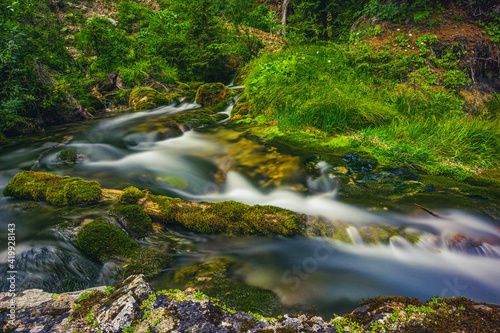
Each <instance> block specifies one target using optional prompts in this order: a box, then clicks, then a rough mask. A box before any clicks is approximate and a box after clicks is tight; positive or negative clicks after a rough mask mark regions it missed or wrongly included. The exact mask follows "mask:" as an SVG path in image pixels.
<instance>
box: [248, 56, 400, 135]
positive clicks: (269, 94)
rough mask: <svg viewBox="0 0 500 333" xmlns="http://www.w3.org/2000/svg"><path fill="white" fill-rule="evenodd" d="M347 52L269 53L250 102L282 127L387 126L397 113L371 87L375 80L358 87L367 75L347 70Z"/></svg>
mask: <svg viewBox="0 0 500 333" xmlns="http://www.w3.org/2000/svg"><path fill="white" fill-rule="evenodd" d="M345 51H346V50H345V49H343V48H341V47H335V46H333V47H316V46H304V47H297V48H294V49H292V50H289V51H284V52H281V53H278V54H270V55H266V56H265V57H263V58H261V59H260V60H259V61H258V62H256V63H255V64H254V69H253V71H252V72H251V73H250V75H249V76H248V78H247V80H246V82H245V85H246V86H247V91H249V98H250V100H251V102H252V103H253V104H254V105H255V106H256V107H257V108H258V109H262V110H263V111H264V112H267V113H268V114H271V115H273V116H274V117H276V118H277V119H278V120H279V126H280V127H282V128H283V129H288V128H291V127H294V126H296V125H297V126H304V127H306V126H313V127H316V128H318V129H321V130H324V131H327V132H334V131H343V130H347V129H355V128H363V127H366V126H370V125H377V124H381V123H386V122H388V121H389V120H390V119H391V118H392V116H393V115H394V111H393V110H391V109H390V108H389V107H388V106H387V105H385V103H384V101H383V96H381V95H380V93H379V92H377V91H374V90H373V89H370V85H371V82H370V81H373V79H368V80H367V81H365V82H363V83H362V84H359V82H360V80H361V79H362V78H365V77H366V75H363V74H362V73H359V71H356V70H355V69H354V68H349V67H347V63H346V54H345ZM311 68H314V69H315V70H314V71H312V70H311ZM283 86H287V87H288V88H287V91H286V92H285V91H284V90H283V89H281V87H283Z"/></svg>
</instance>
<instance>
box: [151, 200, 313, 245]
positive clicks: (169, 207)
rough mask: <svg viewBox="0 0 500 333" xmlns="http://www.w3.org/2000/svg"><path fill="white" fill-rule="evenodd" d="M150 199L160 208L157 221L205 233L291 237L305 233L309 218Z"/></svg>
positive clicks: (267, 209)
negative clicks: (305, 224) (306, 221)
mask: <svg viewBox="0 0 500 333" xmlns="http://www.w3.org/2000/svg"><path fill="white" fill-rule="evenodd" d="M150 199H151V201H153V202H154V203H156V204H157V205H158V210H159V211H158V214H156V216H155V218H156V219H158V220H160V221H164V222H173V223H177V224H180V225H183V226H184V227H186V228H187V229H189V230H193V231H196V232H200V233H204V234H226V235H262V236H269V235H282V236H287V237H290V236H294V235H300V234H304V223H305V219H306V217H305V215H302V214H296V213H294V212H292V211H290V210H287V209H283V208H278V207H273V206H260V205H255V206H250V205H246V204H243V203H240V202H236V201H224V202H217V203H213V204H211V203H199V204H190V205H183V203H182V202H181V200H180V199H172V198H169V197H166V196H153V195H152V196H150Z"/></svg>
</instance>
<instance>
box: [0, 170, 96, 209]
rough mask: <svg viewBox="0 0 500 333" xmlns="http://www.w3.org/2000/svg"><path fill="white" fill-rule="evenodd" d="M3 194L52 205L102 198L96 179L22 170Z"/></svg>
mask: <svg viewBox="0 0 500 333" xmlns="http://www.w3.org/2000/svg"><path fill="white" fill-rule="evenodd" d="M3 195H4V196H6V197H13V198H16V199H27V200H34V201H41V200H46V201H48V202H49V203H51V204H53V205H56V206H64V205H71V204H94V203H97V202H99V201H100V200H101V199H102V190H101V186H100V185H99V183H98V182H96V181H86V180H83V179H81V178H71V177H69V176H65V177H60V176H54V175H51V174H49V173H46V172H35V171H23V172H21V173H18V174H17V175H15V176H14V177H13V178H12V179H11V180H10V182H9V184H8V185H7V186H6V187H5V188H4V190H3Z"/></svg>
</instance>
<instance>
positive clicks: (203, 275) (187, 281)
mask: <svg viewBox="0 0 500 333" xmlns="http://www.w3.org/2000/svg"><path fill="white" fill-rule="evenodd" d="M240 268H242V265H241V264H239V263H237V262H236V261H233V260H231V259H227V258H217V259H214V260H212V261H210V262H207V263H202V264H198V265H193V266H188V267H185V268H182V269H181V270H179V271H178V272H177V273H176V274H175V276H174V281H175V282H176V283H180V284H182V285H183V287H184V288H188V287H192V288H195V289H197V290H200V291H201V292H203V294H205V295H207V296H210V297H215V298H217V299H219V300H220V301H222V302H223V303H224V304H225V305H226V306H228V307H231V308H233V309H235V310H238V311H244V312H248V311H251V312H255V313H258V314H260V315H270V314H271V313H272V312H273V311H274V310H275V309H276V308H277V307H278V306H279V305H280V300H279V298H278V295H276V294H275V293H274V292H273V291H271V290H268V289H264V288H260V287H257V286H253V285H249V284H246V283H244V282H243V281H241V279H240V277H239V276H238V274H237V271H238V269H240Z"/></svg>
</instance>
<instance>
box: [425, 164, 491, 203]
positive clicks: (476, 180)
mask: <svg viewBox="0 0 500 333" xmlns="http://www.w3.org/2000/svg"><path fill="white" fill-rule="evenodd" d="M497 172H498V170H494V169H492V170H486V171H483V172H482V173H481V174H479V175H477V176H472V177H469V178H467V179H465V180H463V181H458V180H454V179H452V178H451V177H445V176H434V175H422V176H420V178H421V181H422V182H423V183H424V184H426V185H431V184H432V185H434V186H435V187H436V188H437V189H438V190H439V189H459V191H460V192H462V193H468V194H471V195H481V196H485V197H492V198H496V199H499V198H500V177H499V176H495V174H496V173H497Z"/></svg>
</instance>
